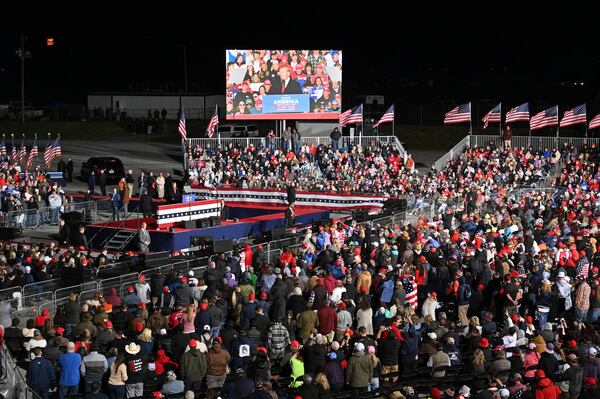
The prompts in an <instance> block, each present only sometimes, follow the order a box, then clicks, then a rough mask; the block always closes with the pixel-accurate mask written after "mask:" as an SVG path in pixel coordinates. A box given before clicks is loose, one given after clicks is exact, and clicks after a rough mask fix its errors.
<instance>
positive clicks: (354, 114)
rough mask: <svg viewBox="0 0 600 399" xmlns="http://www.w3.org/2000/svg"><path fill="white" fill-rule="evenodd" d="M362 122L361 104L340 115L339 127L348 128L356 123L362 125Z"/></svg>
mask: <svg viewBox="0 0 600 399" xmlns="http://www.w3.org/2000/svg"><path fill="white" fill-rule="evenodd" d="M362 121H363V106H362V104H360V105H357V106H356V107H354V108H352V109H349V110H348V111H346V112H344V113H343V114H341V115H340V126H348V125H353V124H356V123H362Z"/></svg>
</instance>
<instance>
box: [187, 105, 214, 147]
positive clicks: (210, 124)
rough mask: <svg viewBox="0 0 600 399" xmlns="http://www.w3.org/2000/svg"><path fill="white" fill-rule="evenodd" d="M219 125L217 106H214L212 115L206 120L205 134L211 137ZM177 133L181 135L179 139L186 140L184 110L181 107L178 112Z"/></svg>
mask: <svg viewBox="0 0 600 399" xmlns="http://www.w3.org/2000/svg"><path fill="white" fill-rule="evenodd" d="M218 127H219V107H218V106H215V112H214V113H213V116H212V117H211V118H210V121H209V122H208V127H207V128H206V135H207V136H208V138H209V139H212V138H213V136H214V135H215V132H216V131H217V128H218ZM178 131H179V135H180V136H181V140H183V141H186V140H187V127H186V124H185V112H184V110H183V108H182V109H181V112H180V114H179V127H178Z"/></svg>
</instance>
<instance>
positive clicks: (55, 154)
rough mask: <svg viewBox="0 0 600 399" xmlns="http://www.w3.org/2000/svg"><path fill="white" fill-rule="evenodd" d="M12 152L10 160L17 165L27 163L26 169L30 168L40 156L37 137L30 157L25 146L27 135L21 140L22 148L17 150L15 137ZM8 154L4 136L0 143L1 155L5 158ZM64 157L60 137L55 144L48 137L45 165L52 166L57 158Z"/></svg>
mask: <svg viewBox="0 0 600 399" xmlns="http://www.w3.org/2000/svg"><path fill="white" fill-rule="evenodd" d="M11 147H12V148H11V151H10V159H11V160H12V162H13V163H15V164H22V163H23V162H25V166H26V168H29V167H30V166H31V164H32V162H33V160H34V159H35V158H37V156H38V155H39V151H38V145H37V136H36V137H35V139H34V141H33V146H32V147H31V151H29V156H27V146H26V145H25V135H23V139H22V140H21V148H20V149H19V150H17V146H16V145H15V140H14V137H13V138H12V143H11ZM7 154H8V151H7V149H6V143H5V139H4V136H2V141H1V142H0V155H1V156H2V157H5V156H6V155H7ZM61 156H62V147H61V144H60V136H57V137H56V139H55V140H54V142H53V143H52V141H51V139H50V137H48V144H47V145H46V149H45V150H44V163H45V164H46V167H48V166H50V164H51V163H52V161H53V160H54V159H55V158H60V157H61Z"/></svg>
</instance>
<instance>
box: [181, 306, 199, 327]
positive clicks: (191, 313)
mask: <svg viewBox="0 0 600 399" xmlns="http://www.w3.org/2000/svg"><path fill="white" fill-rule="evenodd" d="M196 313H197V308H196V305H195V304H190V305H188V307H187V310H186V312H185V315H184V317H183V333H184V334H191V333H194V332H196V327H195V326H194V320H195V319H196Z"/></svg>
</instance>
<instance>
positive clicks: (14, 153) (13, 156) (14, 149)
mask: <svg viewBox="0 0 600 399" xmlns="http://www.w3.org/2000/svg"><path fill="white" fill-rule="evenodd" d="M10 159H12V161H13V163H14V162H17V161H16V159H17V147H15V140H14V139H13V141H12V150H10Z"/></svg>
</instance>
